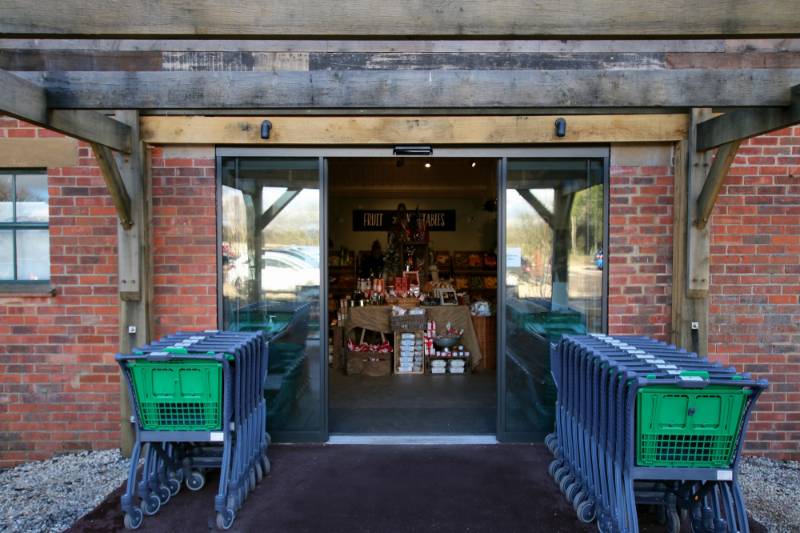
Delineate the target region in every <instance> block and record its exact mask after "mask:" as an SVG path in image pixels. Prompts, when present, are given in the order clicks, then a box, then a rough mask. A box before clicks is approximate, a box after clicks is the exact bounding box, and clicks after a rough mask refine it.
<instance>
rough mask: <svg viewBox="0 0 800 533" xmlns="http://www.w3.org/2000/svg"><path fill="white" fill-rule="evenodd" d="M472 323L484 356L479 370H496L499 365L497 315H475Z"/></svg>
mask: <svg viewBox="0 0 800 533" xmlns="http://www.w3.org/2000/svg"><path fill="white" fill-rule="evenodd" d="M472 325H473V327H474V328H475V335H476V336H477V337H478V347H479V348H480V349H481V356H482V357H481V362H480V365H478V370H494V369H495V368H496V367H497V317H496V316H473V317H472Z"/></svg>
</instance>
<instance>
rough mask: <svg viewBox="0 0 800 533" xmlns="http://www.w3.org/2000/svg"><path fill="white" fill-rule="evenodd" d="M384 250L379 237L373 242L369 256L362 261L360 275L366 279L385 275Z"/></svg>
mask: <svg viewBox="0 0 800 533" xmlns="http://www.w3.org/2000/svg"><path fill="white" fill-rule="evenodd" d="M383 267H384V262H383V250H382V249H381V243H380V241H379V240H378V239H375V241H374V242H373V243H372V249H371V250H370V253H369V255H368V256H367V257H365V258H364V260H363V261H362V262H361V271H360V272H359V277H361V278H364V279H370V278H382V277H383Z"/></svg>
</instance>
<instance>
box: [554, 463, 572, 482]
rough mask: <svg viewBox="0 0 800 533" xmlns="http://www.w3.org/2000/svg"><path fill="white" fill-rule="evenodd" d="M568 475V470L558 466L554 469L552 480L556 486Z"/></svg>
mask: <svg viewBox="0 0 800 533" xmlns="http://www.w3.org/2000/svg"><path fill="white" fill-rule="evenodd" d="M568 474H569V468H568V467H566V466H560V467H558V468H557V469H556V473H555V474H553V479H555V480H556V483H557V484H559V485H560V484H561V480H563V479H564V478H565V477H566V476H567V475H568Z"/></svg>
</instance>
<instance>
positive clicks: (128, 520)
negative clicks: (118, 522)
mask: <svg viewBox="0 0 800 533" xmlns="http://www.w3.org/2000/svg"><path fill="white" fill-rule="evenodd" d="M143 521H144V513H142V510H141V509H139V508H138V507H134V508H133V509H131V510H130V511H129V512H127V513H125V517H124V518H123V519H122V522H123V523H124V524H125V529H139V527H141V525H142V522H143Z"/></svg>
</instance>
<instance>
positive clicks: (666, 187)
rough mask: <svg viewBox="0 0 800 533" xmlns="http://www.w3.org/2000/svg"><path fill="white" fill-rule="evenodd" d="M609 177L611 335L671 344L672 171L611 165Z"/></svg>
mask: <svg viewBox="0 0 800 533" xmlns="http://www.w3.org/2000/svg"><path fill="white" fill-rule="evenodd" d="M612 159H613V158H612ZM610 174H611V175H610V177H609V178H610V179H609V183H610V189H609V203H610V205H609V242H608V256H609V257H608V261H609V283H608V285H609V287H608V329H609V333H610V334H617V335H647V336H649V337H654V338H657V339H661V340H669V336H670V322H671V312H672V308H671V300H672V294H671V290H672V289H671V287H672V201H673V198H672V185H673V169H672V167H670V166H629V165H616V164H613V161H612V166H611V172H610Z"/></svg>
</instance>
